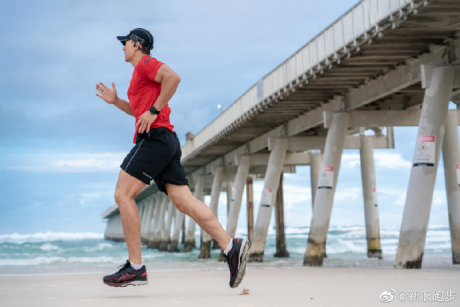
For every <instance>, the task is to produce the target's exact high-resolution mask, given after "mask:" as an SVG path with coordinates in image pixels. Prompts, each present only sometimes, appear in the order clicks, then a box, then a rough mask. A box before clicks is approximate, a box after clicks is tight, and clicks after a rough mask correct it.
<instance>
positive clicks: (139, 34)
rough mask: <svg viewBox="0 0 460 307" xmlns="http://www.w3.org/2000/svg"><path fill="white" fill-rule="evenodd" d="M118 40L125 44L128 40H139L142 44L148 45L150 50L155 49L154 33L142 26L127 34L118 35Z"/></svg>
mask: <svg viewBox="0 0 460 307" xmlns="http://www.w3.org/2000/svg"><path fill="white" fill-rule="evenodd" d="M117 38H118V40H119V41H120V42H121V43H122V44H123V46H124V45H125V43H126V41H127V40H133V41H135V42H139V43H140V44H141V45H142V46H144V47H148V48H149V49H150V50H152V49H153V36H152V34H151V33H150V32H149V31H147V30H145V29H142V28H136V29H133V30H131V32H129V34H128V35H126V36H117Z"/></svg>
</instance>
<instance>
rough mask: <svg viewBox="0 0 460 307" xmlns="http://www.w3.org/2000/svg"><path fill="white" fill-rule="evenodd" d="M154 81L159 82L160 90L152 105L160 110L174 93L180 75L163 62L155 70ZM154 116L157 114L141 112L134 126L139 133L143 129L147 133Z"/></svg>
mask: <svg viewBox="0 0 460 307" xmlns="http://www.w3.org/2000/svg"><path fill="white" fill-rule="evenodd" d="M155 82H158V83H160V84H161V91H160V95H159V96H158V98H157V100H156V102H155V104H154V105H153V106H154V107H155V108H156V109H157V110H158V111H160V110H161V109H162V108H163V107H164V106H165V105H166V104H167V103H168V102H169V100H171V98H172V96H173V95H174V93H176V90H177V87H178V86H179V82H180V77H179V75H178V74H176V72H175V71H174V70H172V69H171V68H169V66H168V65H166V64H163V65H161V66H160V68H159V69H158V71H157V74H156V76H155ZM156 118H157V115H156V114H152V113H150V111H146V112H145V113H144V114H142V115H141V116H140V117H139V120H138V121H137V124H136V127H138V129H139V133H143V132H144V131H146V132H147V133H148V132H149V131H150V125H151V124H152V123H153V122H154V121H155V119H156Z"/></svg>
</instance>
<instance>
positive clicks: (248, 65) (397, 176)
mask: <svg viewBox="0 0 460 307" xmlns="http://www.w3.org/2000/svg"><path fill="white" fill-rule="evenodd" d="M356 2H357V1H356V0H340V1H338V0H324V1H312V0H304V1H261V0H254V1H239V0H237V1H231V2H230V1H226V2H223V1H185V0H184V1H156V0H155V1H130V2H129V4H128V3H127V2H126V1H62V0H48V1H23V0H19V1H17V0H15V1H13V0H6V1H3V2H2V10H0V28H1V29H2V30H3V33H4V36H3V39H2V40H1V41H0V55H1V56H0V67H1V69H0V161H1V162H2V163H1V164H0V195H2V198H1V200H0V210H1V212H2V213H1V214H0V233H1V234H10V233H35V232H46V231H55V232H57V231H62V232H83V231H85V232H86V231H91V232H98V233H102V232H103V231H104V229H105V223H104V222H103V220H102V218H101V215H102V212H103V211H105V210H106V209H107V208H109V207H110V206H112V205H113V204H114V199H113V193H114V188H115V184H116V181H117V178H118V173H119V165H120V164H121V162H122V161H123V158H124V157H125V155H126V154H127V153H128V152H129V150H130V149H131V147H132V146H133V144H132V137H133V134H134V118H133V117H131V116H128V115H126V114H125V113H123V112H122V111H120V110H118V109H117V108H115V107H114V106H111V105H108V104H106V103H105V102H103V101H102V100H101V99H99V98H98V97H96V95H95V93H96V91H95V85H96V84H97V83H98V82H101V81H102V82H104V83H105V84H110V83H111V82H115V84H116V87H117V91H118V96H119V97H120V98H123V99H126V100H127V95H126V92H127V89H128V86H129V81H130V79H131V75H132V71H133V67H132V66H131V64H129V63H126V62H124V55H123V50H122V47H123V46H122V44H120V42H119V41H117V39H116V36H118V35H126V34H128V33H129V31H130V30H131V29H133V28H137V27H142V28H146V29H148V30H150V31H151V33H152V34H153V36H154V38H155V48H154V50H153V54H152V55H153V56H154V57H156V58H157V59H159V60H160V61H162V62H165V63H167V64H168V66H170V67H171V68H172V69H174V70H175V71H176V72H177V73H178V74H179V75H180V76H181V80H182V81H181V83H180V85H179V88H178V90H177V92H176V94H175V95H174V97H173V98H172V100H171V101H170V107H171V109H172V113H171V122H172V124H173V125H175V128H174V129H175V131H176V132H177V134H178V136H179V139H180V141H181V144H182V145H183V144H184V142H185V134H186V133H187V132H189V131H190V132H192V133H194V134H196V133H198V132H199V131H200V130H201V129H202V128H203V127H205V126H206V125H207V124H208V123H209V122H211V121H212V120H213V119H214V118H215V117H216V116H217V115H219V113H220V110H219V109H218V108H217V105H218V104H220V105H222V107H223V109H225V108H227V107H228V106H229V105H230V104H232V103H233V102H234V101H235V100H237V99H238V97H239V96H241V94H243V93H244V92H245V91H246V90H247V89H248V88H250V87H251V86H252V85H254V84H255V83H256V82H257V81H258V80H260V79H261V78H262V77H263V76H264V75H266V74H267V73H268V72H270V71H271V70H272V69H273V68H275V67H276V66H277V65H279V64H280V63H281V62H283V61H284V60H285V59H287V58H288V57H289V56H290V55H292V54H293V53H294V52H295V51H296V50H298V49H299V48H300V47H302V46H303V45H304V44H305V43H306V42H308V41H309V40H310V39H311V38H313V37H314V36H315V35H317V34H318V33H320V32H321V31H322V30H324V29H325V28H326V27H327V26H328V25H330V24H331V23H332V22H333V21H334V20H335V19H337V18H338V17H340V16H341V15H342V14H343V13H345V12H346V11H347V10H348V9H350V8H351V7H352V6H353V5H354V4H355V3H356ZM416 135H417V128H415V127H413V128H395V138H396V149H391V150H389V149H378V150H375V162H376V173H377V189H378V194H377V195H378V196H377V197H378V203H379V209H380V218H381V225H382V226H384V225H391V226H394V225H400V223H401V219H402V211H403V208H404V200H405V191H406V187H407V185H408V182H409V174H410V165H411V162H410V161H411V160H412V155H413V152H414V148H415V137H416ZM284 189H285V206H286V207H285V210H286V211H285V220H286V225H288V226H308V225H309V221H310V219H311V197H310V193H311V191H310V179H309V167H307V166H304V167H298V168H297V172H296V174H286V176H285V186H284ZM261 190H262V183H261V182H258V183H256V184H255V201H256V204H257V201H258V199H259V198H260V194H261ZM224 199H225V194H224V193H222V195H221V201H220V204H219V208H220V209H219V212H220V213H219V219H220V221H222V223H223V224H224V225H225V219H226V217H225V214H224V211H225V210H224V208H225V201H224ZM206 201H208V202H209V197H207V198H206ZM244 206H245V203H243V208H244ZM244 211H245V210H242V215H241V219H240V226H241V225H242V226H241V227H244V224H245V220H244V219H245V216H246V215H245V213H244ZM431 212H432V214H431V218H430V224H437V225H439V224H442V225H447V224H448V219H447V204H446V196H445V188H444V173H443V169H442V160H441V161H440V164H439V168H438V177H437V181H436V185H435V193H434V197H433V206H432V211H431ZM363 224H364V211H363V201H362V189H361V176H360V164H359V152H358V151H357V150H346V151H344V155H343V158H342V169H341V170H340V174H339V181H338V185H337V193H336V197H335V202H334V207H333V211H332V217H331V225H363Z"/></svg>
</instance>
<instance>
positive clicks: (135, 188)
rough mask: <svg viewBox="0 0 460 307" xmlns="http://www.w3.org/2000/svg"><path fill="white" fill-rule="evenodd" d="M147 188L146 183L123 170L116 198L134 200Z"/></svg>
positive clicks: (119, 178)
mask: <svg viewBox="0 0 460 307" xmlns="http://www.w3.org/2000/svg"><path fill="white" fill-rule="evenodd" d="M145 186H146V184H145V183H144V182H142V181H140V180H139V179H137V178H135V177H133V176H131V175H130V174H128V173H127V172H125V171H124V170H122V169H121V170H120V174H119V175H118V181H117V185H116V188H115V197H129V198H134V197H136V196H137V194H139V193H140V192H141V191H142V189H143V188H144V187H145Z"/></svg>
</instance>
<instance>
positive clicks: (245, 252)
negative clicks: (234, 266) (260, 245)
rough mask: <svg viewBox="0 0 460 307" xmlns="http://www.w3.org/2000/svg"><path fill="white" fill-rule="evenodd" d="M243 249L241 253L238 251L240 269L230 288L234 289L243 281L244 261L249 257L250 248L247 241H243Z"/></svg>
mask: <svg viewBox="0 0 460 307" xmlns="http://www.w3.org/2000/svg"><path fill="white" fill-rule="evenodd" d="M244 240H245V242H244V247H243V249H242V251H240V269H239V270H238V274H237V275H236V278H235V282H234V283H233V286H231V287H232V288H236V287H238V286H239V284H240V283H241V281H242V280H243V277H244V275H245V274H246V259H247V258H248V255H249V249H250V248H251V243H249V241H248V240H246V239H244Z"/></svg>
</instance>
